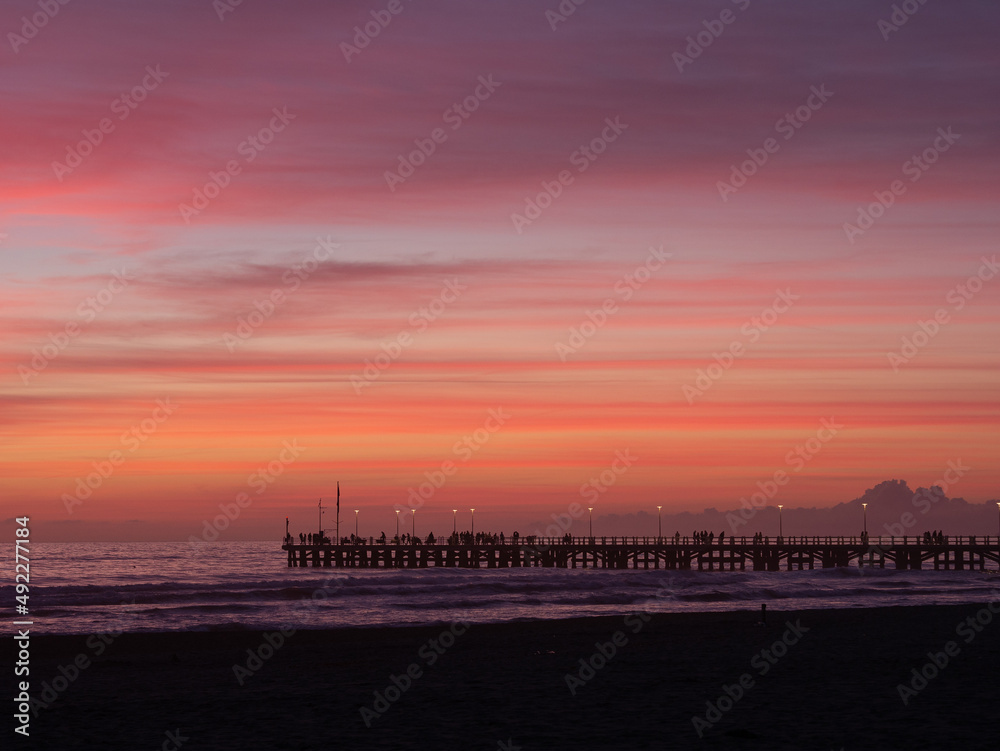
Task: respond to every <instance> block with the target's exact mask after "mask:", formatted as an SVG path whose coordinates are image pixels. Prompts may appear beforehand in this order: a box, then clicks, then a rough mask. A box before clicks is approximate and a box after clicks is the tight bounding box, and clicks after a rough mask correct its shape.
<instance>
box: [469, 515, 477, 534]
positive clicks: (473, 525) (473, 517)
mask: <svg viewBox="0 0 1000 751" xmlns="http://www.w3.org/2000/svg"><path fill="white" fill-rule="evenodd" d="M469 512H470V513H471V514H472V541H473V542H475V541H476V510H475V509H474V508H470V509H469Z"/></svg>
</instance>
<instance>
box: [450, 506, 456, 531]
mask: <svg viewBox="0 0 1000 751" xmlns="http://www.w3.org/2000/svg"><path fill="white" fill-rule="evenodd" d="M451 532H452V534H455V535H457V534H458V509H457V508H453V509H452V510H451Z"/></svg>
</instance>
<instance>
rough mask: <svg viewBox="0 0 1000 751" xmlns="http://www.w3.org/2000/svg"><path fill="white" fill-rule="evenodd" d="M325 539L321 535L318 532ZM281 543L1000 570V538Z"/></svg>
mask: <svg viewBox="0 0 1000 751" xmlns="http://www.w3.org/2000/svg"><path fill="white" fill-rule="evenodd" d="M316 538H317V539H318V538H319V535H316ZM282 548H283V549H284V550H285V551H287V553H288V565H289V566H293V567H294V566H299V567H302V566H310V565H312V566H334V567H347V568H425V567H428V566H433V567H439V566H446V567H460V568H518V567H528V566H541V567H555V568H577V567H580V568H647V569H648V568H667V569H693V568H697V569H698V570H706V569H707V570H709V571H712V570H729V571H736V570H740V571H742V570H746V569H747V568H751V569H752V570H756V571H777V570H780V569H781V568H786V569H787V570H793V569H798V570H801V569H807V568H808V569H812V568H834V567H843V566H852V565H857V566H870V567H878V568H885V567H886V564H887V563H888V564H889V565H890V567H894V568H897V569H921V568H924V567H925V565H926V566H927V567H933V568H935V569H946V570H951V569H956V570H960V569H979V570H981V571H982V570H986V569H987V567H988V568H989V569H990V570H994V568H996V569H998V570H1000V537H998V536H996V535H943V536H940V537H932V538H930V539H928V538H925V537H924V536H923V535H905V536H900V537H895V536H884V535H882V536H875V537H869V536H867V535H853V536H852V535H787V536H782V537H769V536H766V535H765V536H756V537H753V536H751V537H746V536H739V537H729V536H725V537H723V538H721V539H720V538H718V537H716V538H708V537H702V536H697V537H692V536H690V535H688V536H683V535H675V536H672V537H651V536H644V537H640V536H625V537H622V536H600V537H598V536H594V537H578V536H563V537H541V536H535V535H527V536H525V537H516V538H514V537H511V538H507V537H505V538H504V539H503V541H501V540H500V539H499V537H497V538H494V537H493V536H492V535H486V536H485V537H481V538H480V539H478V540H475V541H473V540H468V539H467V540H462V541H455V539H454V536H452V537H450V538H441V537H436V538H433V541H431V542H429V541H428V540H427V539H426V538H425V539H424V540H417V539H413V540H412V541H410V540H408V541H407V542H405V543H404V542H400V541H398V540H395V539H391V540H384V541H383V540H381V539H379V540H374V539H372V538H368V539H361V538H353V539H352V538H345V539H344V540H342V541H341V542H340V543H339V544H335V543H332V542H330V541H329V540H324V541H323V542H314V541H306V542H302V541H301V539H300V540H299V541H298V542H296V541H295V539H294V538H292V537H291V536H289V537H288V538H286V540H285V543H284V545H282Z"/></svg>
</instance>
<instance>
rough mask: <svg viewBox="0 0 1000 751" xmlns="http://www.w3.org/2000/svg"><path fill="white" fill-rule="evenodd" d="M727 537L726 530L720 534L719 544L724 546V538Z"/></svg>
mask: <svg viewBox="0 0 1000 751" xmlns="http://www.w3.org/2000/svg"><path fill="white" fill-rule="evenodd" d="M725 536H726V530H722V531H721V532H719V544H720V545H721V544H722V538H723V537H725Z"/></svg>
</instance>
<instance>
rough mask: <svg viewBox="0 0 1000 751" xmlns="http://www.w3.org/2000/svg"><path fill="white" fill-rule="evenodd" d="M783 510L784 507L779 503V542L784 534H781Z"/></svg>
mask: <svg viewBox="0 0 1000 751" xmlns="http://www.w3.org/2000/svg"><path fill="white" fill-rule="evenodd" d="M783 508H784V506H783V505H782V504H780V503H779V504H778V539H779V540H780V539H781V538H782V534H781V509H783Z"/></svg>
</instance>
